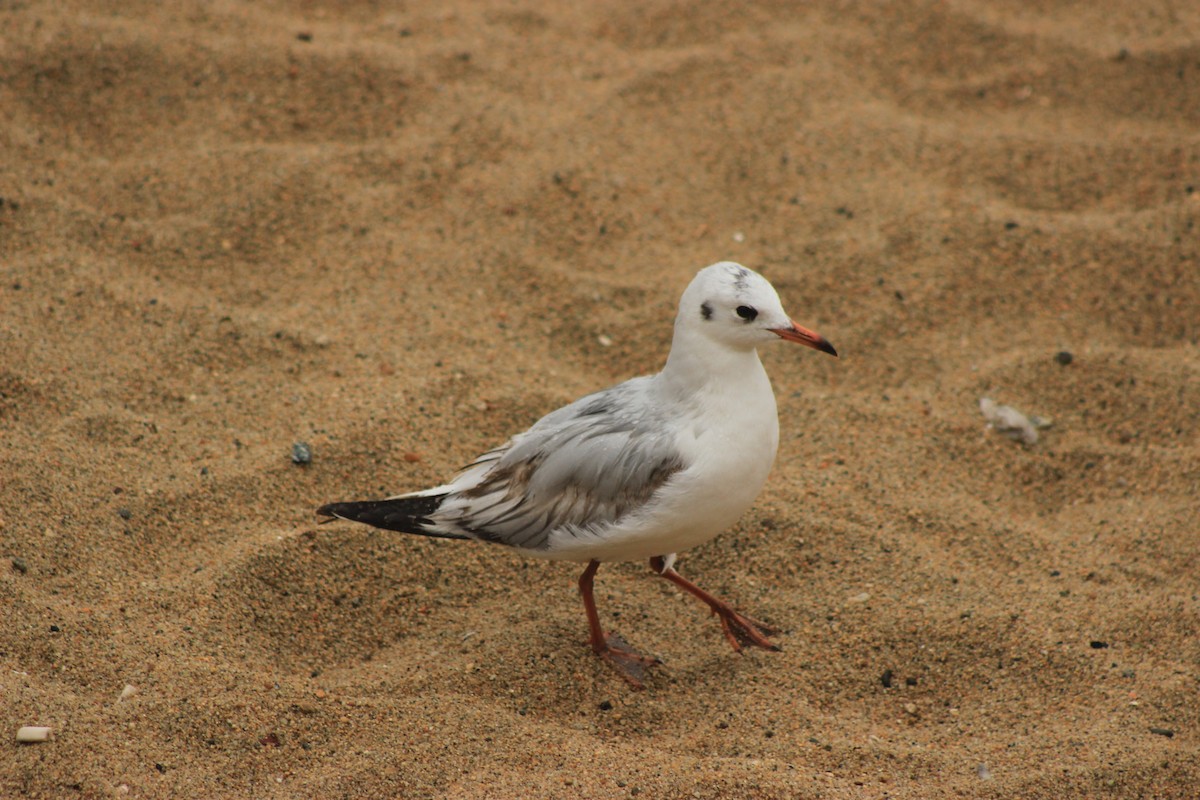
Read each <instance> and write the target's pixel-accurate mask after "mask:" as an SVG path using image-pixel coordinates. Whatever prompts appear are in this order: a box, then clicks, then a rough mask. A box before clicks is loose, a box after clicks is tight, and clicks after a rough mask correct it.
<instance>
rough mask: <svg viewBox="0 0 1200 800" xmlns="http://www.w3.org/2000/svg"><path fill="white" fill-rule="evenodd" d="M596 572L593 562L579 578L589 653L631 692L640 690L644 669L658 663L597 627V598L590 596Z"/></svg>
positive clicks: (598, 563)
mask: <svg viewBox="0 0 1200 800" xmlns="http://www.w3.org/2000/svg"><path fill="white" fill-rule="evenodd" d="M598 569H600V562H599V561H596V560H595V559H593V560H592V561H589V562H588V565H587V569H585V570H584V571H583V574H582V575H580V576H579V593H580V594H581V595H583V610H584V611H585V612H587V619H588V630H589V636H588V643H589V644H591V646H592V652H593V653H595V654H596V655H598V656H600V657H601V658H603V659H604V660H605V661H607V662H608V663H610V664H612V665H613V667H615V668H616V670H617V672H619V673H621V677H622V678H624V679H625V680H627V681H629V683H630V684H631V685H632V686H633V688H635V689H641V688H642V681H643V680H645V679H646V667H649V666H653V665H654V664H658V663H661V662H660V661H659V660H658V659H657V658H647V657H646V656H643V655H641V654H640V653H638V652H637V651H636V650H634V649H633V648H632V647H630V646H629V644H628V643H627V642H626V641H625V640H624V639H622V638H621V637H620V636H618V635H617V634H615V633H609V634H605V633H604V630H603V629H602V628H601V627H600V615H599V614H598V613H596V598H595V597H593V596H592V579H593V578H594V577H595V576H596V570H598Z"/></svg>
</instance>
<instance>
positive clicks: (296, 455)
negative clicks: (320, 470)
mask: <svg viewBox="0 0 1200 800" xmlns="http://www.w3.org/2000/svg"><path fill="white" fill-rule="evenodd" d="M292 463H293V464H299V465H300V466H302V467H303V466H307V465H308V464H311V463H312V448H311V447H309V446H308V443H306V442H296V443H295V444H293V445H292Z"/></svg>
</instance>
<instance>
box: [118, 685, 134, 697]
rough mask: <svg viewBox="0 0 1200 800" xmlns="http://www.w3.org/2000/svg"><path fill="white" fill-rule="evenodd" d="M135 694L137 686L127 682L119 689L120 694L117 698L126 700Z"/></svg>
mask: <svg viewBox="0 0 1200 800" xmlns="http://www.w3.org/2000/svg"><path fill="white" fill-rule="evenodd" d="M135 694H137V687H136V686H134V685H133V684H132V683H127V684H125V688H124V689H122V690H121V696H120V698H118V699H120V700H128V699H129V698H131V697H133V696H134V695H135Z"/></svg>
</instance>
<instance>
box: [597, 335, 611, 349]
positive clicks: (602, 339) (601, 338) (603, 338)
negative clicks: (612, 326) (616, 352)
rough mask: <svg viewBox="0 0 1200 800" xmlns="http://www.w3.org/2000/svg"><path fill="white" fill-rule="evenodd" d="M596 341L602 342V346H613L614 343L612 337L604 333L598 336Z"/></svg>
mask: <svg viewBox="0 0 1200 800" xmlns="http://www.w3.org/2000/svg"><path fill="white" fill-rule="evenodd" d="M596 341H598V342H600V346H601V347H612V343H613V340H612V338H611V337H608V336H605V335H604V334H603V333H602V334H600V335H599V336H597V337H596Z"/></svg>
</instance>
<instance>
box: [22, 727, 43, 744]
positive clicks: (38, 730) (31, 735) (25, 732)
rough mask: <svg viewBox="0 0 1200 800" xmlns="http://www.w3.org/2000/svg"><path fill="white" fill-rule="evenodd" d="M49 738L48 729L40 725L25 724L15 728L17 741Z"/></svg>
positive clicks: (35, 740)
mask: <svg viewBox="0 0 1200 800" xmlns="http://www.w3.org/2000/svg"><path fill="white" fill-rule="evenodd" d="M49 738H50V729H49V728H47V727H43V726H41V725H25V726H24V727H21V728H17V741H18V742H23V743H26V744H31V743H33V742H44V741H46V740H47V739H49Z"/></svg>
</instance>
